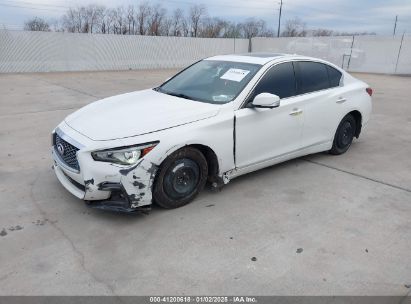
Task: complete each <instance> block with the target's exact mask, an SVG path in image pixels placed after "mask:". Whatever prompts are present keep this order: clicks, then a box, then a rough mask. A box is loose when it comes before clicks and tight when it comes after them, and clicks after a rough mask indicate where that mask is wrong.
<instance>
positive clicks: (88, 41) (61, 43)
mask: <svg viewBox="0 0 411 304" xmlns="http://www.w3.org/2000/svg"><path fill="white" fill-rule="evenodd" d="M249 50H252V51H253V52H276V53H290V54H300V55H307V56H312V57H317V58H322V59H325V60H328V61H331V62H333V63H334V64H336V65H338V66H341V67H343V68H344V69H346V70H348V71H353V72H369V73H388V74H411V37H409V36H396V37H388V36H344V37H340V36H337V37H298V38H260V37H257V38H253V39H251V41H249V40H247V39H231V38H190V37H153V36H135V35H131V36H128V35H102V34H72V33H58V32H57V33H56V32H24V31H7V30H0V73H7V72H49V71H93V70H127V69H155V68H182V67H185V66H187V65H189V64H191V63H193V62H194V61H196V60H199V59H201V58H205V57H209V56H212V55H216V54H231V53H247V52H248V51H249Z"/></svg>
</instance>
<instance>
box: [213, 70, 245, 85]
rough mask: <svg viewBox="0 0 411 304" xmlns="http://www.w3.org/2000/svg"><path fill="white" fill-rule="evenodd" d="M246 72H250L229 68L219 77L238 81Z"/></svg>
mask: <svg viewBox="0 0 411 304" xmlns="http://www.w3.org/2000/svg"><path fill="white" fill-rule="evenodd" d="M248 73H250V71H247V70H241V69H229V70H228V71H227V72H225V73H224V75H223V76H221V77H220V78H221V79H227V80H232V81H237V82H240V81H241V80H243V78H244V77H245V76H247V74H248Z"/></svg>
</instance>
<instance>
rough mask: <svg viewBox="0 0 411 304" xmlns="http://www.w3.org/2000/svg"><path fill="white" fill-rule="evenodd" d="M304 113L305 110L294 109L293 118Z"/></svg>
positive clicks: (291, 113)
mask: <svg viewBox="0 0 411 304" xmlns="http://www.w3.org/2000/svg"><path fill="white" fill-rule="evenodd" d="M302 113H303V110H301V109H293V110H292V112H290V115H291V116H297V115H300V114H302Z"/></svg>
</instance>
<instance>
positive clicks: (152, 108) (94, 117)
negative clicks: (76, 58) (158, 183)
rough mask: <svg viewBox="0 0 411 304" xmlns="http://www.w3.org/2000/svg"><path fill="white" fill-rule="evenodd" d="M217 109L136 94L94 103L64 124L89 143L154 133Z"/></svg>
mask: <svg viewBox="0 0 411 304" xmlns="http://www.w3.org/2000/svg"><path fill="white" fill-rule="evenodd" d="M219 108H220V107H219V106H218V105H214V104H208V103H202V102H198V101H192V100H188V99H183V98H179V97H174V96H170V95H166V94H163V93H159V92H156V91H154V90H151V89H149V90H143V91H136V92H131V93H127V94H122V95H117V96H113V97H109V98H105V99H102V100H99V101H96V102H93V103H91V104H89V105H87V106H85V107H83V108H81V109H80V110H78V111H76V112H74V113H73V114H71V115H69V116H68V117H67V118H66V119H65V122H66V123H67V124H68V125H69V126H70V127H71V128H73V129H74V130H76V131H77V132H80V133H81V134H83V135H85V136H87V137H88V138H90V139H92V140H111V139H119V138H126V137H131V136H137V135H142V134H146V133H151V132H156V131H160V130H164V129H168V128H172V127H176V126H179V125H184V124H187V123H191V122H194V121H198V120H202V119H206V118H209V117H212V116H214V115H216V114H217V113H218V111H219Z"/></svg>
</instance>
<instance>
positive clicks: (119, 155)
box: [91, 142, 158, 165]
mask: <svg viewBox="0 0 411 304" xmlns="http://www.w3.org/2000/svg"><path fill="white" fill-rule="evenodd" d="M157 144H158V142H152V143H148V144H144V145H138V146H131V147H121V148H115V149H107V150H102V151H95V152H91V156H92V157H93V159H94V160H97V161H103V162H110V163H115V164H120V165H133V164H135V163H136V162H137V161H138V160H139V159H140V158H141V157H143V156H144V155H146V154H147V153H149V152H150V151H151V150H153V149H154V147H155V146H156V145H157Z"/></svg>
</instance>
